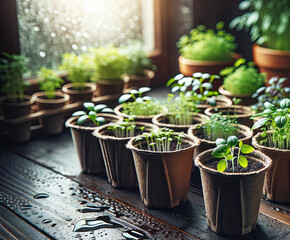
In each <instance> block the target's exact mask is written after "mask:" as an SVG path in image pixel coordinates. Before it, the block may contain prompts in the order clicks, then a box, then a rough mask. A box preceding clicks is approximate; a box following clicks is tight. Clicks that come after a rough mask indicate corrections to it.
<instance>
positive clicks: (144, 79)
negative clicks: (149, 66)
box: [124, 70, 155, 89]
mask: <svg viewBox="0 0 290 240" xmlns="http://www.w3.org/2000/svg"><path fill="white" fill-rule="evenodd" d="M144 72H145V74H144V75H126V76H125V77H124V89H139V88H140V87H150V85H151V81H152V79H153V78H154V75H155V73H154V72H153V71H152V70H145V71H144Z"/></svg>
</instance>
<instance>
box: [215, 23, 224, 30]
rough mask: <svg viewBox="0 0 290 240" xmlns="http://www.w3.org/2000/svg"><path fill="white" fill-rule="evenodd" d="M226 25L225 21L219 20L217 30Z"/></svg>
mask: <svg viewBox="0 0 290 240" xmlns="http://www.w3.org/2000/svg"><path fill="white" fill-rule="evenodd" d="M224 25H225V24H224V22H218V23H217V24H216V26H215V27H216V29H217V30H221V29H222V28H223V27H224Z"/></svg>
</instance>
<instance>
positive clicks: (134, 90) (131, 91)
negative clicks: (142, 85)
mask: <svg viewBox="0 0 290 240" xmlns="http://www.w3.org/2000/svg"><path fill="white" fill-rule="evenodd" d="M130 93H131V94H138V91H137V90H136V89H132V90H130Z"/></svg>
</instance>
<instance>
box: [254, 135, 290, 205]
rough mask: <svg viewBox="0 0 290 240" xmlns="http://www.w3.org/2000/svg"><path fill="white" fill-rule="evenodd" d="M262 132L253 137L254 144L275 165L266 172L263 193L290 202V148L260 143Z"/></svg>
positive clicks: (271, 197) (279, 200)
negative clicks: (279, 147) (273, 146)
mask: <svg viewBox="0 0 290 240" xmlns="http://www.w3.org/2000/svg"><path fill="white" fill-rule="evenodd" d="M260 140H261V133H258V134H256V135H255V136H254V137H253V146H254V147H255V148H257V149H258V150H260V151H261V152H262V153H264V154H266V155H267V156H269V157H270V158H271V159H272V161H273V165H272V167H271V168H270V169H269V171H267V172H266V177H265V182H264V190H263V193H264V194H265V195H266V198H268V199H269V200H271V201H275V202H277V203H288V204H289V203H290V150H289V149H288V150H287V149H278V148H271V147H267V146H263V145H261V144H259V142H260Z"/></svg>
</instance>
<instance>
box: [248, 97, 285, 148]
mask: <svg viewBox="0 0 290 240" xmlns="http://www.w3.org/2000/svg"><path fill="white" fill-rule="evenodd" d="M264 106H265V108H266V109H265V110H264V111H263V112H262V113H258V114H256V115H254V116H253V117H258V116H262V117H263V118H262V119H260V120H259V121H257V122H256V123H255V124H254V126H253V127H252V129H258V128H261V129H262V130H264V131H263V132H262V133H261V136H262V138H264V139H263V140H261V142H260V144H263V143H266V144H267V146H269V147H274V148H279V149H290V109H289V108H290V99H289V98H284V99H283V100H282V101H281V102H280V108H277V107H276V106H275V105H274V104H272V103H269V102H265V104H264Z"/></svg>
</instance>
